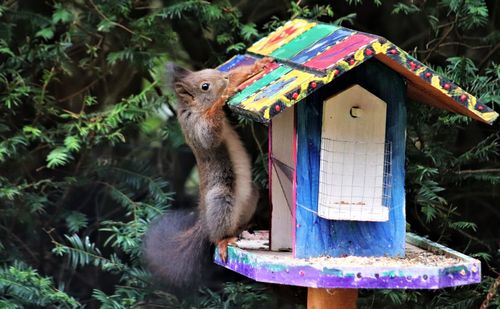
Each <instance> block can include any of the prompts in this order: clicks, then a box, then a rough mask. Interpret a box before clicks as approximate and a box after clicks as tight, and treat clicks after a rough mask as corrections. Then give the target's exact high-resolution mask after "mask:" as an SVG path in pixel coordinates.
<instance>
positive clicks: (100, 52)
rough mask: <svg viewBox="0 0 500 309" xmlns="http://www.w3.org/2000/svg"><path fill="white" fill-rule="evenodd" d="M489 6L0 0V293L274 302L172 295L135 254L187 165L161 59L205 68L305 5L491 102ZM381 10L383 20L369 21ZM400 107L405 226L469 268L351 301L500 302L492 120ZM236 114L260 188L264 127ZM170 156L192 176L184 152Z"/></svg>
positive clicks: (55, 303)
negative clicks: (447, 278)
mask: <svg viewBox="0 0 500 309" xmlns="http://www.w3.org/2000/svg"><path fill="white" fill-rule="evenodd" d="M424 2H425V1H424ZM361 4H363V5H361ZM366 10H369V13H370V14H368V15H367V14H366ZM339 12H341V13H339ZM498 12H500V10H498V4H497V3H488V4H487V2H486V1H484V0H441V1H438V2H436V3H430V2H429V3H427V4H425V5H423V2H421V1H412V2H408V1H390V2H385V1H384V2H382V1H362V0H354V1H352V0H347V1H340V2H335V3H331V4H324V3H320V2H319V1H307V2H302V1H293V2H290V3H289V5H283V3H282V2H272V1H269V2H265V4H264V2H263V3H262V4H259V5H257V4H256V3H253V2H248V3H247V2H245V1H242V2H241V1H238V2H237V1H229V0H217V1H210V2H209V1H203V0H188V1H170V0H165V1H148V0H146V1H131V0H119V1H102V0H99V1H97V0H89V1H78V0H69V1H60V0H57V1H5V2H4V3H3V4H0V115H1V117H0V171H1V175H0V230H1V232H0V307H2V308H3V307H5V308H24V307H27V308H30V307H57V308H73V307H80V306H88V307H102V308H132V307H148V306H150V307H155V306H157V307H165V308H179V307H185V308H255V307H260V306H262V307H268V308H279V307H280V306H281V305H280V302H281V300H280V296H279V295H278V293H276V291H273V290H271V289H270V288H269V286H267V285H261V284H249V283H248V282H243V283H242V282H229V283H227V284H225V285H223V286H222V287H219V288H212V289H208V288H203V289H201V291H200V292H199V293H198V294H197V295H193V298H192V299H177V298H176V297H174V296H173V295H171V294H168V293H166V292H164V291H162V290H160V289H158V288H157V287H156V286H154V285H152V282H153V280H152V278H151V275H150V274H148V273H147V272H146V271H145V270H144V269H143V268H142V265H141V249H140V248H141V239H142V236H143V235H144V233H145V231H146V229H147V227H148V226H149V223H150V222H151V221H152V220H154V218H155V217H156V216H158V215H159V214H161V213H162V212H163V211H165V209H167V208H168V207H169V206H170V204H171V203H173V202H177V203H181V205H178V206H184V205H183V204H182V203H184V202H182V200H181V198H180V197H181V196H182V193H186V192H182V191H183V187H184V186H185V182H186V179H185V178H186V177H188V176H186V177H185V178H182V177H179V175H180V174H181V173H183V172H185V171H181V170H180V168H179V166H180V165H181V163H184V162H185V158H186V157H187V156H186V150H185V149H186V147H185V146H184V140H183V137H182V135H181V133H180V130H179V127H178V125H177V123H176V121H175V119H174V117H172V116H173V114H172V112H171V110H170V106H172V105H175V103H174V102H173V100H172V95H171V93H169V90H168V89H165V87H163V84H165V82H164V81H163V75H164V72H163V64H164V62H165V61H166V60H174V61H177V62H180V63H184V64H189V66H191V67H193V68H200V67H213V66H215V65H218V64H220V63H221V62H222V61H224V60H226V59H228V58H229V57H230V56H232V55H233V54H235V53H239V52H242V51H243V50H244V49H245V48H247V47H248V45H249V44H251V43H252V42H254V41H256V40H258V39H259V38H260V37H262V36H263V35H265V34H266V33H267V32H269V31H272V30H274V29H275V28H276V27H279V26H281V25H283V23H284V22H286V20H288V19H290V18H292V17H302V18H308V19H319V20H321V21H326V22H330V23H336V24H342V25H352V27H353V28H356V29H360V30H364V31H370V32H374V33H377V34H382V35H384V36H386V37H387V38H389V39H391V40H392V41H394V42H395V43H396V44H398V45H402V47H403V48H405V49H407V50H414V52H415V54H416V56H417V57H418V58H419V59H421V60H423V61H424V62H426V63H427V64H429V65H431V66H433V67H434V68H436V70H438V71H439V72H441V73H442V74H444V75H445V76H447V77H448V78H449V79H451V80H454V81H456V82H457V83H458V84H460V85H461V86H462V87H463V88H464V89H466V90H468V91H470V92H471V93H473V94H476V95H477V96H478V97H480V98H481V99H482V100H483V101H484V102H488V103H489V104H491V106H492V107H493V108H496V109H497V110H498V107H499V106H498V105H499V104H500V94H499V92H498V89H500V65H498V64H496V63H494V62H493V61H492V59H495V55H498V53H497V54H495V50H496V51H498V44H499V42H500V32H499V31H498V29H495V24H494V20H495V18H497V19H498ZM390 13H391V14H390ZM389 14H390V15H389ZM378 15H380V16H390V18H387V19H381V18H379V19H381V21H380V22H378V24H379V25H374V23H373V22H372V19H373V18H374V17H377V16H378ZM366 16H368V17H369V18H368V17H366ZM394 25H398V27H394ZM370 27H371V28H370ZM405 44H406V45H405ZM408 120H409V126H408V145H407V153H408V162H407V163H408V164H407V165H408V168H407V184H406V187H407V193H408V197H407V209H408V214H407V215H408V221H409V229H410V230H412V231H416V232H418V233H420V234H426V235H429V237H431V238H432V239H433V240H437V241H440V242H443V243H446V244H448V245H449V246H452V247H453V248H456V249H458V250H459V251H463V252H465V253H467V254H469V255H472V256H475V257H477V258H479V259H481V260H482V261H483V278H484V279H483V282H482V283H481V284H479V285H476V286H472V287H463V288H457V289H447V290H443V291H436V292H428V291H394V290H391V291H389V290H379V291H362V294H361V298H360V306H361V307H367V308H398V307H401V306H405V307H409V308H470V307H478V306H479V305H480V304H481V303H482V302H483V301H484V302H487V303H488V304H489V308H496V307H499V306H500V297H496V296H497V295H496V294H497V289H498V285H499V283H498V281H499V279H498V269H499V268H500V254H499V248H498V243H497V242H496V241H495V240H496V239H498V237H500V235H499V234H498V231H497V229H491V228H489V226H495V225H494V224H496V222H498V220H500V215H499V213H498V210H497V209H496V208H495V206H496V204H495V203H496V200H497V199H498V196H497V195H498V192H499V191H498V184H499V183H500V174H499V172H498V170H499V163H498V162H500V160H499V159H500V154H499V151H500V150H499V148H498V147H499V146H498V145H499V141H500V133H499V130H498V125H497V124H495V125H494V126H493V127H486V126H483V125H480V124H478V123H477V122H474V121H471V120H470V119H468V118H466V117H463V116H459V115H455V114H449V113H446V112H443V111H440V110H438V109H434V108H428V107H426V106H423V105H422V104H420V103H415V102H412V103H410V105H409V114H408ZM239 124H240V126H239V129H240V131H242V132H244V133H245V132H246V133H248V134H245V135H244V136H246V137H247V138H246V140H245V142H246V143H247V148H248V149H251V150H253V152H254V153H253V157H254V167H253V174H254V180H255V182H256V183H258V184H259V185H260V186H261V187H262V188H265V187H266V186H267V172H268V171H267V153H266V149H267V147H266V140H265V138H266V133H265V131H266V130H265V128H262V127H260V126H259V125H257V124H255V123H251V122H249V121H242V120H241V119H239ZM182 168H184V169H188V171H187V173H185V174H187V175H190V174H191V172H190V170H191V169H192V168H193V166H192V165H191V166H189V165H188V166H187V167H185V166H183V167H182ZM179 178H182V179H181V181H180V180H179ZM179 182H180V183H179ZM174 190H176V191H178V192H176V195H175V197H174V196H173V193H172V191H174ZM263 192H265V191H263ZM187 200H189V199H187ZM263 221H265V222H266V223H267V222H268V218H264V220H263ZM257 225H258V223H257ZM258 227H260V226H258ZM263 228H267V226H263ZM40 274H43V275H40ZM195 294H196V293H195ZM287 298H289V297H288V295H287ZM293 301H295V300H288V302H287V304H289V306H290V307H293V306H294V305H296V306H301V305H299V304H291V302H293ZM303 303H304V302H303V299H302V305H303Z"/></svg>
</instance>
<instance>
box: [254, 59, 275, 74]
mask: <svg viewBox="0 0 500 309" xmlns="http://www.w3.org/2000/svg"><path fill="white" fill-rule="evenodd" d="M273 61H274V59H273V58H271V57H264V58H262V59H259V60H257V61H255V68H256V69H257V70H259V71H262V70H264V69H265V68H266V67H267V66H268V65H269V64H270V63H271V62H273Z"/></svg>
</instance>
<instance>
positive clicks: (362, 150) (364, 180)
mask: <svg viewBox="0 0 500 309" xmlns="http://www.w3.org/2000/svg"><path fill="white" fill-rule="evenodd" d="M386 109H387V105H386V103H385V102H384V101H382V100H380V99H379V98H377V97H376V96H374V95H373V94H371V93H370V92H368V91H366V90H365V89H363V88H362V87H361V86H359V85H354V86H352V87H351V88H349V89H347V90H345V91H343V92H342V93H340V94H338V95H336V96H334V97H332V98H330V99H328V100H327V101H325V103H324V106H323V127H322V136H321V139H322V140H321V162H320V184H319V205H318V214H319V215H320V216H321V217H324V218H327V219H336V220H357V221H387V220H388V219H389V218H388V213H389V212H388V208H387V207H385V206H384V205H383V200H384V160H385V153H386V150H387V149H386V146H385V122H386ZM386 193H387V191H386Z"/></svg>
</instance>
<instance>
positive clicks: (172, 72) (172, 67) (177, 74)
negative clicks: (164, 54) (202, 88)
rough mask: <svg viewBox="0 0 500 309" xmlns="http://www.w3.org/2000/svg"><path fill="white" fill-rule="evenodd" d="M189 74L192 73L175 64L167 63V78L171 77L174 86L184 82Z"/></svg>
mask: <svg viewBox="0 0 500 309" xmlns="http://www.w3.org/2000/svg"><path fill="white" fill-rule="evenodd" d="M189 73H191V71H189V70H188V69H184V68H182V67H180V66H178V65H176V64H175V63H173V62H169V63H167V76H168V77H169V79H170V82H171V84H172V85H174V84H175V83H177V82H179V81H181V80H183V79H184V78H185V77H186V76H188V75H189Z"/></svg>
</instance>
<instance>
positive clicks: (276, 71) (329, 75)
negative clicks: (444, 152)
mask: <svg viewBox="0 0 500 309" xmlns="http://www.w3.org/2000/svg"><path fill="white" fill-rule="evenodd" d="M265 56H269V57H272V58H274V59H275V62H273V63H272V65H270V66H269V67H268V68H267V69H266V70H265V71H263V72H261V73H259V74H258V75H256V76H255V77H253V78H251V79H250V80H248V81H247V82H245V83H244V84H242V85H241V86H240V92H238V93H236V94H235V95H234V96H233V97H231V98H230V99H229V101H228V105H229V106H230V108H231V109H233V110H234V111H236V112H238V113H240V114H244V115H247V116H248V117H251V118H253V119H255V120H257V121H260V122H264V123H267V122H268V121H269V120H270V119H271V118H272V117H274V116H275V115H277V114H279V113H280V112H282V111H283V110H285V109H286V108H287V107H289V106H292V105H294V104H295V103H297V102H299V101H300V100H302V99H304V98H305V97H306V96H307V95H309V94H310V93H311V92H313V91H315V90H317V89H319V88H320V87H321V86H323V85H325V84H328V83H330V82H331V81H333V80H334V79H335V78H337V77H339V76H340V75H342V74H343V73H344V72H347V71H349V70H351V69H352V68H355V67H356V66H358V65H360V64H362V63H363V62H365V61H367V60H368V59H370V58H372V57H375V58H376V59H377V60H379V61H381V62H383V63H384V64H386V65H387V66H389V67H390V68H392V69H393V70H394V71H396V72H398V73H400V74H401V75H403V76H404V77H405V78H406V79H407V81H408V96H409V97H410V98H412V99H415V100H417V101H421V102H425V103H428V104H431V105H434V106H436V107H439V108H443V109H447V110H449V111H452V112H456V113H460V114H463V115H467V116H469V117H471V118H474V119H476V120H480V121H483V122H486V123H490V124H491V123H492V122H493V121H494V120H495V119H496V118H497V117H498V114H497V113H496V112H495V111H493V110H492V109H491V108H489V107H488V106H486V105H485V104H483V103H481V102H480V101H479V100H478V99H476V98H475V97H474V96H472V95H471V94H469V93H467V92H466V91H464V90H463V89H462V88H460V87H459V86H457V85H456V84H454V83H453V82H451V81H449V80H447V79H446V78H444V77H442V76H440V75H439V74H437V73H436V72H435V71H434V70H432V69H430V68H429V67H427V66H425V65H424V64H422V63H421V62H419V61H418V60H416V59H415V58H414V57H412V56H410V55H409V54H408V53H406V52H405V51H403V50H401V49H400V48H399V47H397V46H396V45H394V44H393V43H391V42H389V41H388V40H386V39H384V38H383V37H380V36H376V35H372V34H368V33H363V32H358V31H355V30H351V29H347V28H343V27H338V26H334V25H329V24H322V23H318V22H312V21H307V20H303V19H294V20H291V21H289V22H287V23H286V24H285V25H283V26H282V27H280V28H278V29H277V30H276V31H274V32H272V33H271V34H269V35H268V36H267V37H265V38H262V39H261V40H259V41H258V42H256V43H255V44H253V45H252V46H251V47H250V48H248V50H247V54H245V55H237V56H235V57H233V58H231V59H229V60H228V61H227V62H225V63H224V64H222V65H221V66H219V67H218V69H219V70H220V71H229V70H231V69H233V68H235V67H238V66H241V65H247V64H251V63H253V62H254V61H255V60H256V59H258V58H262V57H265Z"/></svg>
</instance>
